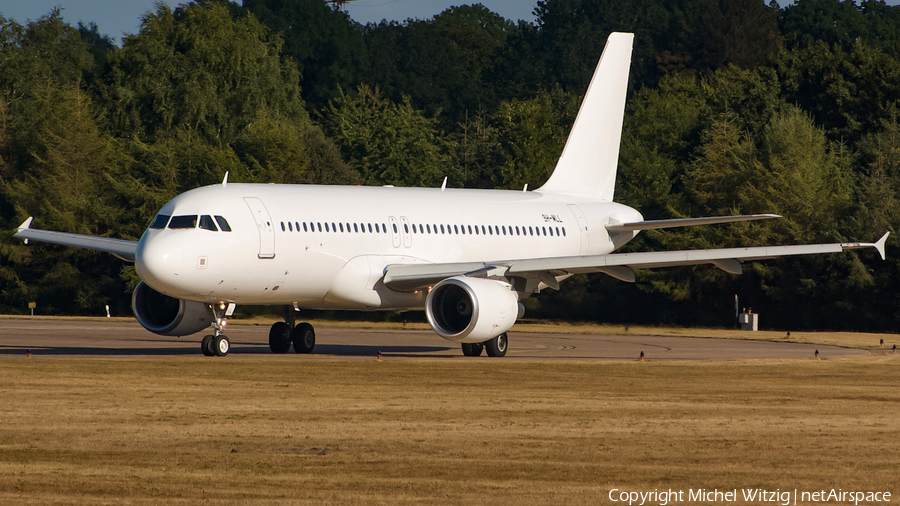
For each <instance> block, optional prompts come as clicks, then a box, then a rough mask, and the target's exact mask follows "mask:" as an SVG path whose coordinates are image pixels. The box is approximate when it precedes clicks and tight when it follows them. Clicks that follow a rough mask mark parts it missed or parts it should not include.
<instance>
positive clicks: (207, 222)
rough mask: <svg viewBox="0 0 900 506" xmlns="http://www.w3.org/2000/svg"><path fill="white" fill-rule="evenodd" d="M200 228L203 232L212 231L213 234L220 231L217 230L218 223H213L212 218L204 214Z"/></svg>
mask: <svg viewBox="0 0 900 506" xmlns="http://www.w3.org/2000/svg"><path fill="white" fill-rule="evenodd" d="M200 228H202V229H203V230H212V231H213V232H218V231H219V229H218V228H216V223H215V222H214V221H213V219H212V216H210V215H208V214H204V215H203V216H201V217H200Z"/></svg>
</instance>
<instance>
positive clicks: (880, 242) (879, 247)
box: [875, 231, 891, 260]
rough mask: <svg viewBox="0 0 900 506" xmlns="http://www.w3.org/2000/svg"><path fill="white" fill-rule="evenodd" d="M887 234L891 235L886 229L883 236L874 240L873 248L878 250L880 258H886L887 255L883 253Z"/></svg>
mask: <svg viewBox="0 0 900 506" xmlns="http://www.w3.org/2000/svg"><path fill="white" fill-rule="evenodd" d="M889 235H891V232H890V231H887V232H885V233H884V235H883V236H881V239H878V240H877V241H875V249H877V250H878V254H879V255H881V259H882V260H887V257H885V254H884V243H886V242H887V238H888V236H889Z"/></svg>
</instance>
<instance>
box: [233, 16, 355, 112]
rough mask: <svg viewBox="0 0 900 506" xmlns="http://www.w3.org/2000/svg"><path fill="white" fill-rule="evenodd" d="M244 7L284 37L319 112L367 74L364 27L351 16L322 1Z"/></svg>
mask: <svg viewBox="0 0 900 506" xmlns="http://www.w3.org/2000/svg"><path fill="white" fill-rule="evenodd" d="M243 5H244V8H245V9H247V10H249V11H250V12H252V13H253V14H254V15H255V16H256V17H257V19H259V21H260V22H261V23H263V24H264V25H266V26H268V27H269V28H270V29H271V30H272V31H273V32H275V33H278V34H280V35H281V37H282V38H283V39H284V47H283V48H282V52H283V54H284V55H286V56H289V57H290V58H292V59H293V60H294V62H295V63H296V64H297V67H298V69H299V71H300V76H301V83H302V89H303V95H304V97H305V98H306V100H307V101H308V102H309V103H310V105H311V106H312V107H314V108H315V109H321V108H323V107H325V106H326V104H327V102H328V100H329V99H332V98H335V96H336V93H337V89H338V87H341V88H344V89H350V88H352V87H354V86H356V84H357V83H358V82H359V80H360V79H361V78H362V77H363V75H364V74H365V71H366V68H367V54H366V46H365V41H364V39H363V33H362V27H360V26H359V25H358V24H357V23H355V22H354V21H353V20H351V19H350V16H349V15H347V13H346V12H344V11H342V10H340V9H338V8H337V7H332V6H329V5H327V4H326V3H325V2H322V0H245V1H244V3H243Z"/></svg>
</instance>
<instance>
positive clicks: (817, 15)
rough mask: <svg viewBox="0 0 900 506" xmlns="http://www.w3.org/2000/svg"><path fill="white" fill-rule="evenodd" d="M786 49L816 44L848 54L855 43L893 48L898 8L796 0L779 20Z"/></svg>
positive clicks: (899, 30)
mask: <svg viewBox="0 0 900 506" xmlns="http://www.w3.org/2000/svg"><path fill="white" fill-rule="evenodd" d="M779 26H780V28H781V31H782V33H784V40H785V45H786V46H787V47H788V48H791V49H794V48H803V47H808V46H811V45H813V44H817V43H824V44H826V45H828V46H838V47H841V48H842V49H844V50H845V51H849V50H850V49H851V48H852V47H853V46H855V45H856V44H857V43H859V42H862V43H865V44H867V45H870V46H884V47H896V46H897V44H898V43H900V8H898V7H896V6H894V7H891V6H888V5H887V4H886V3H885V2H884V1H883V0H862V1H861V2H860V3H859V4H857V3H856V2H855V1H854V0H798V1H797V2H796V3H793V4H791V5H787V6H785V8H784V10H783V11H782V13H781V16H780V19H779Z"/></svg>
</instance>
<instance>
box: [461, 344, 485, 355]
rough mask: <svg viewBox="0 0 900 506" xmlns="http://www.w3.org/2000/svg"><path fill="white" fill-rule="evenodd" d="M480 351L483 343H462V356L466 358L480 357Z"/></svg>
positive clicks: (482, 348)
mask: <svg viewBox="0 0 900 506" xmlns="http://www.w3.org/2000/svg"><path fill="white" fill-rule="evenodd" d="M482 350H484V343H462V351H463V355H465V356H467V357H480V356H481V352H482ZM492 356H493V355H492Z"/></svg>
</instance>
